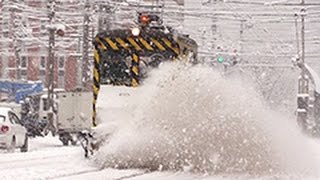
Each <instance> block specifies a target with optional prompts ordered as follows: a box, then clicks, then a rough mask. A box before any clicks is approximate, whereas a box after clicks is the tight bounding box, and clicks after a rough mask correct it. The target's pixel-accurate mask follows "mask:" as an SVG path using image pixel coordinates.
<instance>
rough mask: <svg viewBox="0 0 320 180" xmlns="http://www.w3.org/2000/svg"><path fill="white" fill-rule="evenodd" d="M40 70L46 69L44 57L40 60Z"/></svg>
mask: <svg viewBox="0 0 320 180" xmlns="http://www.w3.org/2000/svg"><path fill="white" fill-rule="evenodd" d="M40 69H46V57H44V56H41V58H40Z"/></svg>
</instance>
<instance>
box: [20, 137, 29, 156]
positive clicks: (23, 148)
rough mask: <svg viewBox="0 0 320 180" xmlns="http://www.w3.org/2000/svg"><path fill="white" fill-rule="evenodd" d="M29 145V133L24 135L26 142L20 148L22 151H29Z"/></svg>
mask: <svg viewBox="0 0 320 180" xmlns="http://www.w3.org/2000/svg"><path fill="white" fill-rule="evenodd" d="M28 146H29V143H28V136H27V134H26V135H25V136H24V144H23V146H22V147H21V148H20V152H28Z"/></svg>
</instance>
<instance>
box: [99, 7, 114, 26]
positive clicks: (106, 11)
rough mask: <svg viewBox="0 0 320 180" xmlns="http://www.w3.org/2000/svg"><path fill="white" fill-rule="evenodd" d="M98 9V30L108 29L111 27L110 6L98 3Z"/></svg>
mask: <svg viewBox="0 0 320 180" xmlns="http://www.w3.org/2000/svg"><path fill="white" fill-rule="evenodd" d="M98 11H99V12H98V14H99V18H98V32H101V31H105V30H109V29H110V28H111V23H110V21H111V19H110V18H111V16H112V14H111V6H110V5H109V4H99V10H98Z"/></svg>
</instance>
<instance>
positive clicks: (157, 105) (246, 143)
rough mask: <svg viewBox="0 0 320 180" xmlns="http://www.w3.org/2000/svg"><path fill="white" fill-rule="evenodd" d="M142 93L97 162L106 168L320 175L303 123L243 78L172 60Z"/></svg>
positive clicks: (119, 120)
mask: <svg viewBox="0 0 320 180" xmlns="http://www.w3.org/2000/svg"><path fill="white" fill-rule="evenodd" d="M143 84H144V85H142V86H141V87H139V88H138V89H137V95H136V96H135V95H133V97H132V101H135V102H139V105H138V107H137V108H135V109H131V110H129V109H126V110H124V112H125V113H130V115H129V116H127V115H126V116H124V115H120V116H119V117H115V116H114V115H113V128H114V126H116V127H117V128H116V129H117V130H116V131H114V133H113V135H112V136H110V138H109V139H108V141H107V143H105V144H104V145H103V147H101V148H100V150H99V152H98V153H97V154H96V156H95V162H96V163H98V164H99V165H101V166H102V167H104V168H119V169H123V168H146V169H149V170H155V171H157V170H159V171H183V172H185V171H187V172H192V173H201V174H202V173H204V174H209V175H226V174H233V175H234V174H243V175H250V176H269V175H282V174H283V175H297V176H302V177H305V176H317V175H318V173H317V172H318V170H319V167H320V166H319V163H318V162H319V161H318V160H317V157H319V153H316V151H315V150H317V149H318V151H319V147H317V145H316V144H315V143H314V142H313V141H312V140H310V139H308V138H307V137H304V136H303V135H302V134H301V133H300V131H299V128H297V127H296V122H295V119H290V118H288V117H286V116H285V115H281V114H278V113H276V112H273V111H271V110H269V109H268V108H267V106H266V105H264V103H263V101H262V100H261V98H260V96H259V93H257V92H256V91H255V90H254V88H253V86H252V85H251V84H250V82H249V81H248V80H247V79H246V78H245V77H241V76H237V77H234V76H233V77H225V76H223V75H221V74H220V73H218V72H216V71H214V70H213V69H212V68H210V67H206V66H203V65H198V66H188V65H185V64H182V63H177V62H171V63H166V64H162V65H161V67H160V68H159V69H158V70H155V71H153V72H152V73H151V74H150V77H149V78H148V79H147V80H145V82H144V83H143Z"/></svg>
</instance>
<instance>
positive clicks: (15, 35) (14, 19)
mask: <svg viewBox="0 0 320 180" xmlns="http://www.w3.org/2000/svg"><path fill="white" fill-rule="evenodd" d="M17 2H18V1H17ZM10 11H11V18H10V19H11V20H12V22H11V23H12V25H13V51H14V55H15V62H16V79H17V80H20V79H21V72H20V63H21V58H20V54H19V52H20V51H21V48H20V47H19V44H20V43H19V36H18V33H19V32H20V31H19V30H18V27H19V26H18V24H17V21H18V19H19V18H17V17H15V16H16V14H15V12H16V11H17V9H16V8H11V9H10Z"/></svg>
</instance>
